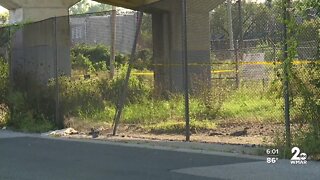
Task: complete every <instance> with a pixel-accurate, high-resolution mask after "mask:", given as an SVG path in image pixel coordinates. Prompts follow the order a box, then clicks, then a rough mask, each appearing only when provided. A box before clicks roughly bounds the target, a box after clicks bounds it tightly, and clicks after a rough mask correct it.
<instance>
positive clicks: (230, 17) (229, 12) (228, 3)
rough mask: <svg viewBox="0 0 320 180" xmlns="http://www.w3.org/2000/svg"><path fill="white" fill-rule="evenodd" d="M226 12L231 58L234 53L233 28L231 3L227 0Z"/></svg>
mask: <svg viewBox="0 0 320 180" xmlns="http://www.w3.org/2000/svg"><path fill="white" fill-rule="evenodd" d="M227 11H228V32H229V44H230V50H231V54H232V55H231V57H232V56H233V53H232V51H234V41H233V27H232V24H233V23H232V2H231V0H227Z"/></svg>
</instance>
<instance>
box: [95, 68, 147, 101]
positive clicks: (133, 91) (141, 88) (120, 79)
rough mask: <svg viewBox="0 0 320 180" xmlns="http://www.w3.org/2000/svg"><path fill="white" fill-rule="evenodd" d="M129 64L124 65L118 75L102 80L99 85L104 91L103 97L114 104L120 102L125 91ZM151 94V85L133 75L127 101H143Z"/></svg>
mask: <svg viewBox="0 0 320 180" xmlns="http://www.w3.org/2000/svg"><path fill="white" fill-rule="evenodd" d="M127 68H128V66H127V65H124V66H122V67H121V68H120V69H119V71H118V75H117V76H116V77H115V78H114V79H112V80H106V79H105V80H101V81H100V84H99V87H100V90H101V92H102V97H103V99H105V100H107V101H111V102H113V103H114V104H117V103H118V100H119V98H120V96H121V95H122V92H123V87H124V82H125V77H126V72H127ZM150 95H151V87H150V86H148V84H147V83H145V82H144V81H143V80H141V79H139V78H138V77H136V76H131V77H130V79H129V84H128V92H127V99H126V102H127V103H136V102H141V101H143V100H144V99H146V98H149V97H150Z"/></svg>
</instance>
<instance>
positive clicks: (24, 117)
mask: <svg viewBox="0 0 320 180" xmlns="http://www.w3.org/2000/svg"><path fill="white" fill-rule="evenodd" d="M7 98H8V106H9V108H10V119H9V120H8V125H9V126H11V127H13V128H15V129H19V130H22V131H27V132H46V131H49V130H51V129H53V128H54V125H53V123H52V121H51V122H50V121H49V119H48V116H47V115H45V114H43V113H41V112H40V111H39V109H37V107H39V106H35V107H34V106H33V105H34V103H33V104H32V105H30V103H28V96H27V95H26V94H24V93H21V92H18V91H12V92H11V93H10V94H9V95H8V97H7Z"/></svg>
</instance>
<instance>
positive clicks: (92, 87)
mask: <svg viewBox="0 0 320 180" xmlns="http://www.w3.org/2000/svg"><path fill="white" fill-rule="evenodd" d="M59 84H60V94H61V106H62V108H61V109H62V110H63V114H64V115H65V116H69V115H79V114H85V115H89V114H92V112H95V111H97V110H103V108H104V102H103V99H102V97H101V92H100V89H99V88H98V84H99V82H98V81H97V80H91V79H89V80H78V81H72V80H71V79H70V78H67V77H64V78H61V79H60V83H59Z"/></svg>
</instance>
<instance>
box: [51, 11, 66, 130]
mask: <svg viewBox="0 0 320 180" xmlns="http://www.w3.org/2000/svg"><path fill="white" fill-rule="evenodd" d="M53 38H54V40H53V42H54V43H53V49H54V53H53V54H54V58H53V61H54V63H53V64H54V79H55V121H56V124H57V125H58V127H59V128H63V126H64V125H63V122H62V119H60V97H59V74H58V73H59V67H58V66H59V64H58V46H57V45H58V44H57V17H54V18H53Z"/></svg>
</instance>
